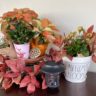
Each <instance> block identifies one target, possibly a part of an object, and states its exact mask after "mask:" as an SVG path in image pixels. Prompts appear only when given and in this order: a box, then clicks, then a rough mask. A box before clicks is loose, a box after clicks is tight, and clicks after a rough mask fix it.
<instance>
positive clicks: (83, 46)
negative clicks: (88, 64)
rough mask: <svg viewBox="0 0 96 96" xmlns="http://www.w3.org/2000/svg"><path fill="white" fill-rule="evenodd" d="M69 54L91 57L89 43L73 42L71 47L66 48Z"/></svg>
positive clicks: (79, 40) (77, 40)
mask: <svg viewBox="0 0 96 96" xmlns="http://www.w3.org/2000/svg"><path fill="white" fill-rule="evenodd" d="M66 50H67V53H68V54H69V55H71V56H74V57H76V56H77V55H78V54H82V55H83V56H89V54H90V53H89V49H88V45H87V43H86V42H85V41H84V40H82V39H76V40H73V41H72V43H71V45H68V46H66Z"/></svg>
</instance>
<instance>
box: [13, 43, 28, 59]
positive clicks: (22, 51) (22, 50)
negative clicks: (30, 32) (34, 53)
mask: <svg viewBox="0 0 96 96" xmlns="http://www.w3.org/2000/svg"><path fill="white" fill-rule="evenodd" d="M14 48H15V51H16V54H17V57H19V58H20V57H23V58H25V59H27V58H28V57H29V43H25V44H14Z"/></svg>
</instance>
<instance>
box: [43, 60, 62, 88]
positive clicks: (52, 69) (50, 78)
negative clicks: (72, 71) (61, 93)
mask: <svg viewBox="0 0 96 96" xmlns="http://www.w3.org/2000/svg"><path fill="white" fill-rule="evenodd" d="M63 70H64V69H63V67H62V66H61V65H60V64H57V63H55V62H54V61H47V62H46V64H45V65H44V66H43V67H42V68H41V71H42V72H43V73H45V79H46V83H47V86H48V87H49V88H57V87H58V86H59V85H60V82H59V79H60V73H61V72H63Z"/></svg>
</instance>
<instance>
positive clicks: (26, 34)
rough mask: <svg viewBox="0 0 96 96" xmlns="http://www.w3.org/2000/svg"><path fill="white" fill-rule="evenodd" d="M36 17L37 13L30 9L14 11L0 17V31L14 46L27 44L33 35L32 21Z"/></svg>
mask: <svg viewBox="0 0 96 96" xmlns="http://www.w3.org/2000/svg"><path fill="white" fill-rule="evenodd" d="M37 17H38V15H37V13H35V12H34V11H32V10H30V9H27V8H25V9H14V11H10V12H7V13H5V14H3V16H2V24H1V26H2V30H3V31H4V33H5V35H7V37H9V38H10V39H11V40H12V42H14V43H16V44H24V43H28V42H29V41H30V40H31V38H32V37H33V36H34V35H35V31H33V26H32V24H31V23H32V19H36V18H37Z"/></svg>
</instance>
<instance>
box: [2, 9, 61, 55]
mask: <svg viewBox="0 0 96 96" xmlns="http://www.w3.org/2000/svg"><path fill="white" fill-rule="evenodd" d="M1 26H2V27H1V30H2V32H3V33H4V35H5V37H6V38H7V39H8V41H11V42H13V43H15V44H25V43H28V42H30V45H31V49H33V48H39V49H40V51H41V55H44V54H45V51H46V49H47V45H48V44H49V43H54V42H55V41H56V40H57V38H58V37H59V36H60V32H59V30H58V29H57V28H56V26H55V25H54V24H53V23H52V22H50V21H49V20H48V19H46V18H44V19H39V18H38V14H37V13H36V12H34V11H33V10H30V9H28V8H23V9H14V10H13V11H9V12H6V13H4V14H3V16H2V18H1ZM17 53H18V52H17Z"/></svg>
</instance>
